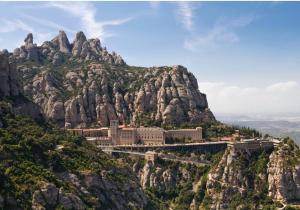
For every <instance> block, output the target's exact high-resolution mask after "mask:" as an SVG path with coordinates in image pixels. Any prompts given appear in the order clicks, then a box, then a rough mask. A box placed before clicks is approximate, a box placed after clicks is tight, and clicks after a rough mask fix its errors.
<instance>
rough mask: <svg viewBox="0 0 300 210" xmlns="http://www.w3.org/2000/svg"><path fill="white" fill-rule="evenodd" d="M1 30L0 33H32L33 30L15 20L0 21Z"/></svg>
mask: <svg viewBox="0 0 300 210" xmlns="http://www.w3.org/2000/svg"><path fill="white" fill-rule="evenodd" d="M0 23H1V28H0V33H10V32H14V31H18V30H22V31H26V32H33V31H34V29H33V28H32V27H31V26H29V25H27V24H26V23H24V22H23V21H21V20H19V19H16V20H7V19H0Z"/></svg>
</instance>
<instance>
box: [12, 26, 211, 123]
mask: <svg viewBox="0 0 300 210" xmlns="http://www.w3.org/2000/svg"><path fill="white" fill-rule="evenodd" d="M11 57H12V58H14V59H16V61H17V66H18V70H19V71H20V72H21V73H22V75H23V82H24V92H25V94H26V95H27V96H28V97H30V98H32V100H33V101H34V102H35V103H36V104H38V105H39V106H40V107H41V109H42V110H43V113H44V114H45V115H46V116H47V117H49V118H51V119H54V120H55V121H56V122H58V123H59V124H60V125H61V126H65V127H67V128H71V127H86V126H90V125H93V124H98V125H100V126H107V125H108V124H109V121H110V120H112V119H119V121H120V122H121V123H125V122H130V123H132V124H140V123H148V124H151V125H153V124H157V125H160V124H161V123H162V124H177V125H179V124H181V123H195V124H196V123H202V122H212V121H215V118H214V116H213V114H212V113H211V111H210V110H209V108H208V103H207V100H206V96H205V94H203V93H201V92H200V91H199V89H198V84H197V80H196V78H195V77H194V75H193V74H192V73H190V72H188V71H187V69H186V68H184V67H182V66H173V67H153V68H141V67H133V66H128V65H126V64H125V62H124V61H123V59H122V58H121V57H120V56H119V55H117V54H116V53H114V52H113V53H112V54H109V53H108V52H107V50H106V48H104V47H102V46H101V44H100V40H98V39H89V40H87V39H86V37H85V35H84V34H83V33H82V32H79V33H77V34H76V37H75V40H74V42H73V43H72V44H70V43H69V41H68V38H67V36H66V34H65V33H64V32H63V31H60V32H59V35H58V36H56V37H55V38H54V39H53V40H52V41H50V42H49V41H48V42H44V43H43V44H42V45H41V46H36V45H35V44H33V37H32V34H29V35H28V36H27V38H26V39H25V45H24V46H22V47H20V48H17V49H16V50H15V51H14V53H13V54H12V55H11Z"/></svg>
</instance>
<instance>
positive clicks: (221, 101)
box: [199, 81, 300, 114]
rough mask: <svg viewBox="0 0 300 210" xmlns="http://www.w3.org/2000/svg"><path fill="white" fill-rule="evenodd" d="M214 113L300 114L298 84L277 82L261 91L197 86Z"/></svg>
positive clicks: (206, 84)
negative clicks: (204, 94) (205, 96)
mask: <svg viewBox="0 0 300 210" xmlns="http://www.w3.org/2000/svg"><path fill="white" fill-rule="evenodd" d="M199 88H200V90H201V91H202V92H204V93H206V94H207V98H208V102H209V105H210V107H211V109H212V111H214V112H217V113H238V114H247V113H264V112H266V113H270V112H277V113H278V112H300V106H299V104H300V92H299V88H300V85H299V83H297V82H295V81H287V82H279V83H273V84H269V85H266V86H263V87H241V86H238V85H231V84H226V83H223V82H199Z"/></svg>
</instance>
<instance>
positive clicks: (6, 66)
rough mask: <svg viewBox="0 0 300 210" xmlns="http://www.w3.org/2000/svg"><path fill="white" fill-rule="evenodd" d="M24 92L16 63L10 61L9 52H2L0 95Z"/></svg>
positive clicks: (9, 95)
mask: <svg viewBox="0 0 300 210" xmlns="http://www.w3.org/2000/svg"><path fill="white" fill-rule="evenodd" d="M21 93H22V86H20V83H19V77H18V72H17V70H16V68H15V66H14V64H12V63H10V62H9V58H8V53H7V52H5V51H4V52H2V53H0V96H1V98H4V97H15V96H18V95H20V94H21Z"/></svg>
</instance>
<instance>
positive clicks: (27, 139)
mask: <svg viewBox="0 0 300 210" xmlns="http://www.w3.org/2000/svg"><path fill="white" fill-rule="evenodd" d="M0 160H1V161H0V209H14V210H20V209H35V210H41V209H77V210H83V209H119V210H123V209H144V208H146V209H147V208H148V207H147V206H148V205H149V203H150V201H148V199H147V197H146V195H145V194H144V192H143V191H142V189H141V186H140V184H139V182H138V179H137V178H136V177H135V176H134V175H133V174H132V172H131V170H130V168H129V167H127V166H126V164H120V163H118V162H117V161H116V160H113V159H111V158H109V157H108V156H107V155H106V154H105V153H103V152H102V151H101V150H100V149H98V148H96V147H95V146H93V145H91V144H89V143H88V142H87V141H85V139H84V138H82V137H74V136H70V135H68V134H67V133H66V132H64V131H63V130H61V129H60V128H58V127H57V126H55V125H53V124H50V123H49V122H47V120H46V119H45V118H44V117H43V116H42V114H41V112H40V109H39V106H37V105H35V104H34V103H32V102H31V101H30V100H28V99H27V98H26V97H24V95H23V88H22V85H21V83H20V80H19V78H18V71H17V70H16V68H15V65H14V63H13V62H12V61H10V59H9V58H8V55H7V53H6V54H5V53H4V54H3V53H0ZM129 201H130V202H129Z"/></svg>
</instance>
